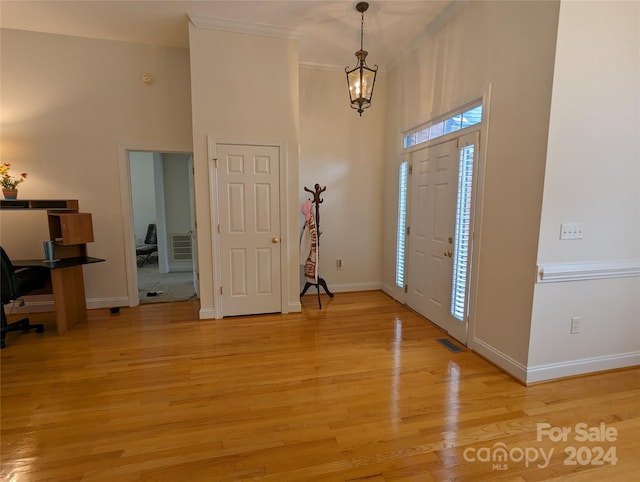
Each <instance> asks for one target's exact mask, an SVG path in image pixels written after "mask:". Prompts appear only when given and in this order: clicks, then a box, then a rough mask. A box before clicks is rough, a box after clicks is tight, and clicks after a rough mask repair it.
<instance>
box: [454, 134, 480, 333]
mask: <svg viewBox="0 0 640 482" xmlns="http://www.w3.org/2000/svg"><path fill="white" fill-rule="evenodd" d="M474 150H475V146H474V145H473V144H472V145H469V146H466V147H463V148H462V149H461V150H460V171H459V174H458V201H457V203H456V235H455V243H454V246H453V253H454V255H453V284H452V292H451V314H452V315H453V316H454V317H455V318H457V319H458V320H460V321H463V320H464V317H465V313H466V301H467V300H466V297H467V276H468V274H469V257H470V253H469V246H470V241H471V191H472V186H473V157H474Z"/></svg>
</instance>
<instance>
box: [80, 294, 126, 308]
mask: <svg viewBox="0 0 640 482" xmlns="http://www.w3.org/2000/svg"><path fill="white" fill-rule="evenodd" d="M121 306H129V298H128V297H126V296H116V297H113V298H89V299H88V300H87V309H89V310H95V309H97V308H116V307H121Z"/></svg>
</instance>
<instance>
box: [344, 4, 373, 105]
mask: <svg viewBox="0 0 640 482" xmlns="http://www.w3.org/2000/svg"><path fill="white" fill-rule="evenodd" d="M368 8H369V4H368V3H367V2H358V4H357V5H356V10H357V11H358V12H360V14H361V15H362V19H361V21H360V50H358V51H357V52H356V58H357V59H358V64H357V65H356V66H355V67H354V68H353V69H351V70H349V66H347V67H345V68H344V71H345V72H346V74H347V84H348V85H349V99H350V101H351V108H352V109H357V111H358V113H359V114H360V117H362V113H363V112H364V110H365V109H367V108H369V107H371V97H372V96H373V86H374V85H375V83H376V74H377V73H378V66H377V65H376V66H375V67H374V68H373V69H371V68H369V67H368V66H367V63H366V61H365V59H366V58H367V54H368V52H367V51H366V50H364V47H363V37H364V12H366V11H367V9H368Z"/></svg>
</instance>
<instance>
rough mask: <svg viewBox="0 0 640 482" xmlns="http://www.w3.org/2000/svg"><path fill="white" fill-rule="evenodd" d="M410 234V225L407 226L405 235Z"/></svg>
mask: <svg viewBox="0 0 640 482" xmlns="http://www.w3.org/2000/svg"><path fill="white" fill-rule="evenodd" d="M410 234H411V227H410V226H407V236H409V235H410Z"/></svg>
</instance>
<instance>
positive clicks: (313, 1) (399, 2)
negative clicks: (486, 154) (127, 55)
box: [0, 0, 455, 69]
mask: <svg viewBox="0 0 640 482" xmlns="http://www.w3.org/2000/svg"><path fill="white" fill-rule="evenodd" d="M356 3H357V2H356V1H352V0H327V1H324V0H285V1H282V0H231V1H205V0H200V1H181V0H165V1H156V0H142V1H138V0H107V1H104V0H84V1H67V0H64V1H58V0H45V1H25V0H2V1H0V26H1V27H2V28H11V29H19V30H30V31H36V32H46V33H55V34H63V35H72V36H79V37H89V38H99V39H109V40H120V41H126V42H136V43H143V44H151V45H164V46H174V47H188V43H189V32H188V15H190V16H197V17H207V18H213V19H229V20H235V21H236V23H237V22H241V23H242V24H243V25H245V24H246V25H247V27H248V28H250V27H251V26H252V25H254V26H255V25H267V26H277V27H288V28H294V29H296V30H297V34H298V38H299V49H300V50H299V52H300V60H301V61H303V62H308V63H316V64H325V65H327V66H342V67H344V66H347V65H349V66H353V65H355V64H356V58H355V55H354V53H355V51H356V50H359V48H360V13H359V12H357V11H356V10H355V5H356ZM453 3H455V2H454V1H451V0H380V1H375V0H372V1H370V2H369V4H370V5H369V10H368V11H367V12H366V13H365V17H364V31H365V34H364V49H365V50H367V51H369V57H368V58H367V60H368V64H369V65H371V66H372V65H374V64H377V65H380V67H381V68H383V69H384V68H385V66H387V65H388V64H389V63H390V62H391V61H393V59H394V58H396V57H397V56H398V54H399V53H400V52H401V51H402V50H404V49H405V48H407V47H408V46H409V45H411V43H412V41H414V40H415V39H416V38H417V37H419V36H420V35H421V34H422V33H423V32H424V31H425V29H427V27H428V26H429V25H430V24H432V22H433V21H434V20H435V19H436V18H437V17H438V16H439V15H440V14H443V16H444V13H443V12H445V13H446V11H447V10H450V9H451V8H450V9H447V7H448V6H450V7H453ZM450 4H451V5H450Z"/></svg>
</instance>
